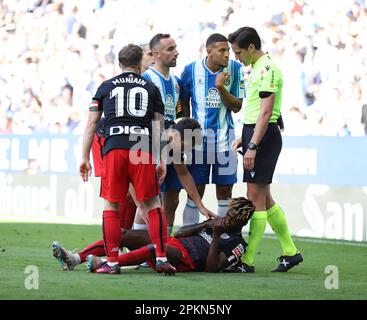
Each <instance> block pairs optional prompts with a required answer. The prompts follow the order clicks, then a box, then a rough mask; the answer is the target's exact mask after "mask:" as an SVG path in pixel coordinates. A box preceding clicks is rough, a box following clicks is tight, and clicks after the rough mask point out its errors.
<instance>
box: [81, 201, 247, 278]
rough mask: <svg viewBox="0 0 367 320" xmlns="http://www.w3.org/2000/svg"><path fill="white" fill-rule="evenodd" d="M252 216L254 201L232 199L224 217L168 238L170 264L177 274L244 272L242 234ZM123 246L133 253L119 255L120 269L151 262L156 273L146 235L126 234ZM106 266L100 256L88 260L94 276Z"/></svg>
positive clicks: (141, 233)
mask: <svg viewBox="0 0 367 320" xmlns="http://www.w3.org/2000/svg"><path fill="white" fill-rule="evenodd" d="M253 212H254V207H253V204H252V202H251V201H249V200H247V199H246V198H233V199H231V200H230V204H229V209H228V211H227V213H226V215H225V216H224V217H217V218H215V219H211V220H207V221H204V222H202V223H198V224H193V225H189V226H184V227H181V228H180V229H179V230H178V231H177V232H176V234H175V237H169V238H168V241H167V259H168V261H169V262H170V263H171V264H172V265H173V266H174V267H175V268H176V270H177V272H188V271H207V272H219V271H230V272H243V271H244V270H243V268H241V264H242V262H241V256H242V255H243V254H244V253H245V251H246V246H247V243H246V242H245V241H244V240H243V237H242V234H241V230H242V227H243V226H245V225H246V224H247V222H248V221H249V219H250V218H251V216H252V214H253ZM122 242H123V245H124V246H126V247H127V248H128V249H129V250H131V251H130V252H128V253H125V254H122V255H119V257H118V262H119V265H120V266H129V265H136V264H140V263H142V262H144V261H148V263H149V264H150V266H151V268H153V269H154V265H155V253H154V252H155V250H154V245H153V244H152V243H151V241H150V239H149V235H148V233H147V232H146V231H144V230H125V231H124V232H123V234H122ZM105 263H106V261H105V260H104V259H101V258H99V257H97V256H93V255H89V256H88V257H87V268H88V270H89V271H90V272H94V271H95V270H96V269H98V268H99V267H100V266H101V265H103V264H105Z"/></svg>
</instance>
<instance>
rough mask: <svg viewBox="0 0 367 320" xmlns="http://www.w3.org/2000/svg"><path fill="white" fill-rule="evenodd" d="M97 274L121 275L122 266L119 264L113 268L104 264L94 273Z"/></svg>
mask: <svg viewBox="0 0 367 320" xmlns="http://www.w3.org/2000/svg"><path fill="white" fill-rule="evenodd" d="M94 272H95V273H101V274H102V273H103V274H120V273H121V270H120V266H119V265H118V264H115V265H114V266H113V267H111V266H110V265H109V264H108V263H104V264H103V265H102V266H101V267H99V268H98V269H96V270H95V271H94Z"/></svg>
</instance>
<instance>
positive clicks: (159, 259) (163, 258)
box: [155, 257, 167, 262]
mask: <svg viewBox="0 0 367 320" xmlns="http://www.w3.org/2000/svg"><path fill="white" fill-rule="evenodd" d="M155 260H156V261H163V262H166V261H167V257H157V258H156V259H155Z"/></svg>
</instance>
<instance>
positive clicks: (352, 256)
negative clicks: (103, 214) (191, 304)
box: [0, 223, 367, 300]
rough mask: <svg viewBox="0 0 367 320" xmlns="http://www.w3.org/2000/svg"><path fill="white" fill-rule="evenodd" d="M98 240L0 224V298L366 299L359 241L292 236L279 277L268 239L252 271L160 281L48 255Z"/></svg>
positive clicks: (67, 231) (69, 231)
mask: <svg viewBox="0 0 367 320" xmlns="http://www.w3.org/2000/svg"><path fill="white" fill-rule="evenodd" d="M100 238H101V227H100V226H82V225H62V224H31V223H0V299H2V300H4V299H6V300H9V299H32V300H34V299H52V300H53V299H82V300H84V299H127V300H152V299H157V298H158V297H159V299H162V300H164V299H169V300H172V299H173V300H176V299H177V300H216V299H225V300H226V299H232V300H242V299H276V300H277V299H317V300H318V299H367V277H366V265H367V245H366V244H364V245H350V244H346V243H343V242H338V243H337V242H335V243H333V242H310V241H309V240H306V239H301V238H297V239H296V245H297V247H298V248H299V249H300V250H301V252H302V255H303V257H304V262H303V263H302V264H301V265H300V266H297V267H295V268H293V269H292V270H291V271H289V272H288V273H284V274H279V273H271V272H270V270H271V269H272V268H273V267H274V266H276V264H277V262H276V260H275V259H276V257H278V256H279V255H280V246H279V243H278V241H277V240H276V239H273V238H269V237H267V238H264V239H263V241H262V243H261V247H260V249H259V252H258V254H257V256H256V273H255V274H226V273H219V274H210V273H199V272H198V273H178V274H177V275H176V276H175V277H164V276H160V275H158V274H156V273H155V272H154V271H152V270H150V269H139V270H126V271H124V272H123V273H122V274H121V275H96V274H89V273H87V272H86V269H85V266H84V265H80V266H78V267H77V268H76V269H75V271H73V272H65V271H62V270H61V269H60V268H59V265H58V264H57V262H56V260H55V259H54V258H53V257H52V252H51V248H50V247H51V243H52V241H53V240H58V241H60V242H61V243H62V245H64V246H65V247H66V248H68V249H74V248H79V249H82V248H83V247H84V246H86V245H88V244H89V243H91V242H93V241H95V240H98V239H100ZM29 265H34V266H37V268H38V270H39V288H38V289H32V290H28V289H26V288H25V281H26V277H27V276H28V275H29V274H26V273H25V270H26V267H27V266H29ZM329 265H333V266H336V267H337V268H338V287H339V288H338V289H326V288H325V280H327V277H328V276H329V272H325V268H326V267H327V266H329ZM334 275H335V273H334ZM334 283H335V282H334ZM147 288H149V290H147Z"/></svg>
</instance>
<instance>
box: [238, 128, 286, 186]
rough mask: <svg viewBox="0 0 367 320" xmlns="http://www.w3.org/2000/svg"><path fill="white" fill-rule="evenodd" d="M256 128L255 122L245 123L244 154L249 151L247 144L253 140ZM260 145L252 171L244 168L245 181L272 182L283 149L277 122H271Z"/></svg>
mask: <svg viewBox="0 0 367 320" xmlns="http://www.w3.org/2000/svg"><path fill="white" fill-rule="evenodd" d="M254 129H255V125H254V124H244V125H243V129H242V150H243V154H245V152H246V151H247V145H248V143H249V142H250V141H251V138H252V135H253V134H254ZM258 147H259V148H258V150H257V152H256V158H255V167H254V168H253V169H252V170H251V171H248V170H246V169H244V174H243V181H244V182H250V183H266V184H270V183H272V180H273V175H274V171H275V166H276V164H277V161H278V157H279V154H280V151H281V149H282V136H281V134H280V130H279V127H278V126H277V124H276V123H269V126H268V128H267V130H266V132H265V134H264V137H263V138H262V140H261V142H260V144H259V146H258Z"/></svg>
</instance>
